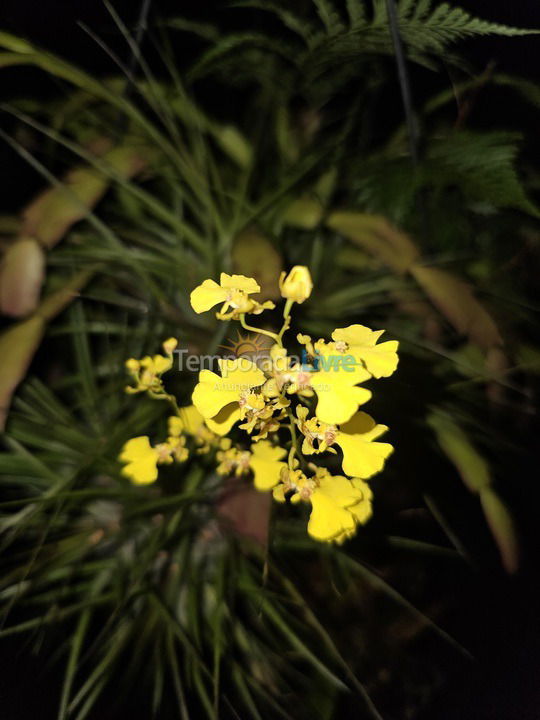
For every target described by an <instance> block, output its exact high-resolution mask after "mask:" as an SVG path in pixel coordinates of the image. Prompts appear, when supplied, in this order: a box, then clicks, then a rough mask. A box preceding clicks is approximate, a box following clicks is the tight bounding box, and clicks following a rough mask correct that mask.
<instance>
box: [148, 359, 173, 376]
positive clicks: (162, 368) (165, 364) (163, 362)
mask: <svg viewBox="0 0 540 720" xmlns="http://www.w3.org/2000/svg"><path fill="white" fill-rule="evenodd" d="M171 368H172V360H171V358H168V357H163V355H154V357H153V358H152V366H151V369H152V371H153V372H154V373H155V374H156V375H162V374H163V373H164V372H167V370H170V369H171ZM149 369H150V368H149Z"/></svg>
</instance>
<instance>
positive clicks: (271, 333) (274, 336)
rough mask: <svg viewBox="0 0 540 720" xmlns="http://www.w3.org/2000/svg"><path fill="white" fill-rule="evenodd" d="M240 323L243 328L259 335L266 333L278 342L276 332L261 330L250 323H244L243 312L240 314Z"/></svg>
mask: <svg viewBox="0 0 540 720" xmlns="http://www.w3.org/2000/svg"><path fill="white" fill-rule="evenodd" d="M240 325H241V326H242V327H243V328H244V330H249V331H250V332H255V333H259V335H267V336H268V337H271V338H272V339H273V340H275V341H276V342H278V335H277V334H276V333H274V332H271V331H270V330H262V329H261V328H256V327H253V326H252V325H248V324H247V323H246V316H245V315H244V314H243V313H242V314H241V315H240Z"/></svg>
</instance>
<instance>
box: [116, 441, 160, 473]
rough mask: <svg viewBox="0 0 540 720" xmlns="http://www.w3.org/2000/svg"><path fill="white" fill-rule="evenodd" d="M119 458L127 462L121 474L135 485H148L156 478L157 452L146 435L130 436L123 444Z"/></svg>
mask: <svg viewBox="0 0 540 720" xmlns="http://www.w3.org/2000/svg"><path fill="white" fill-rule="evenodd" d="M120 460H121V461H123V462H128V465H126V466H125V467H124V468H122V474H123V475H126V477H129V479H130V480H131V481H132V482H134V483H135V484H136V485H148V484H149V483H152V482H154V481H155V480H156V479H157V476H158V471H157V460H158V452H157V450H155V448H153V447H152V446H151V445H150V441H149V439H148V437H147V436H146V435H144V436H142V437H136V438H132V439H131V440H128V441H127V443H126V444H125V445H124V447H123V449H122V452H121V454H120Z"/></svg>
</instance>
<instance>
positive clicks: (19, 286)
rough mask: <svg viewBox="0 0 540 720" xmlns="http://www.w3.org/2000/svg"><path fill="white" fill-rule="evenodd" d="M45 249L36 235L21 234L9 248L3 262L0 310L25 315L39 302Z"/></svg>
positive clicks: (16, 315) (0, 281) (0, 269)
mask: <svg viewBox="0 0 540 720" xmlns="http://www.w3.org/2000/svg"><path fill="white" fill-rule="evenodd" d="M44 272H45V253H44V252H43V249H42V248H41V247H40V245H39V243H38V242H37V241H36V240H34V239H33V238H29V237H21V238H19V239H18V240H17V241H16V242H14V243H13V245H11V246H10V247H9V248H8V250H7V251H6V253H5V255H4V258H3V260H2V264H1V266H0V312H2V313H4V315H11V316H12V317H24V316H25V315H28V314H29V313H31V312H32V311H33V310H34V309H35V307H36V306H37V304H38V301H39V295H40V292H41V285H42V283H43V277H44Z"/></svg>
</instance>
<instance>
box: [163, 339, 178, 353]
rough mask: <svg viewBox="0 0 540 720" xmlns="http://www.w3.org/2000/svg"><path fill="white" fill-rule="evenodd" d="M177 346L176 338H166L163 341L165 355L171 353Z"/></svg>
mask: <svg viewBox="0 0 540 720" xmlns="http://www.w3.org/2000/svg"><path fill="white" fill-rule="evenodd" d="M177 347H178V340H177V339H176V338H173V337H171V338H169V339H168V340H165V342H164V343H163V351H164V352H165V354H166V355H172V354H173V352H174V351H175V350H176V348H177Z"/></svg>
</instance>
